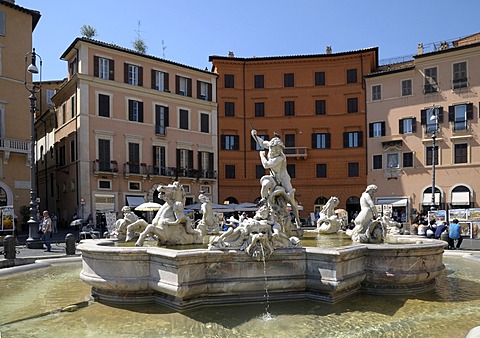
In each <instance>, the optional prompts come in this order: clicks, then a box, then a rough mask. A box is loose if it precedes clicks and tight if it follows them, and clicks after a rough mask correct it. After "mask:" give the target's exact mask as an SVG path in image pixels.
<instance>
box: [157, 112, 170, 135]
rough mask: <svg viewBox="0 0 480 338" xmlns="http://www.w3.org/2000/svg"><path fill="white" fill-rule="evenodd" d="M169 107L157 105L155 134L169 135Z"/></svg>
mask: <svg viewBox="0 0 480 338" xmlns="http://www.w3.org/2000/svg"><path fill="white" fill-rule="evenodd" d="M167 127H168V107H165V106H161V105H159V104H156V105H155V134H157V135H167Z"/></svg>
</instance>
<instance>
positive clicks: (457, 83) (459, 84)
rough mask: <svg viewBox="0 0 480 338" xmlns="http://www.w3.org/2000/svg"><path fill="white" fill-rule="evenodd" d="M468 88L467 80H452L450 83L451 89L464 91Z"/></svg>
mask: <svg viewBox="0 0 480 338" xmlns="http://www.w3.org/2000/svg"><path fill="white" fill-rule="evenodd" d="M464 88H468V79H454V80H453V81H452V89H453V90H457V89H464Z"/></svg>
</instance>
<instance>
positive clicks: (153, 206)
mask: <svg viewBox="0 0 480 338" xmlns="http://www.w3.org/2000/svg"><path fill="white" fill-rule="evenodd" d="M161 207H162V205H161V204H158V203H155V202H145V203H142V204H140V205H139V206H137V207H136V208H135V210H137V211H157V210H158V209H160V208H161Z"/></svg>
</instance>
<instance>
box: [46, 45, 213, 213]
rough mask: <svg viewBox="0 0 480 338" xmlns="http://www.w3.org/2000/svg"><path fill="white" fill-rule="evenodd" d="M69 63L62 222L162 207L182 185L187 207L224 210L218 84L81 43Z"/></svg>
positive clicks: (60, 177) (61, 159) (64, 91)
mask: <svg viewBox="0 0 480 338" xmlns="http://www.w3.org/2000/svg"><path fill="white" fill-rule="evenodd" d="M61 58H62V59H63V60H65V61H67V63H68V70H69V74H68V80H67V81H66V82H65V83H64V85H63V86H62V87H61V88H60V89H59V90H58V91H57V92H56V94H55V95H54V96H53V98H52V100H53V102H54V103H55V107H56V119H57V128H56V129H55V157H56V164H57V175H56V184H57V187H58V201H57V208H58V210H57V212H58V216H59V219H60V221H63V222H69V221H70V220H71V218H72V216H73V215H74V214H75V213H76V214H77V215H78V216H79V217H83V218H84V219H86V218H87V217H88V216H89V215H90V214H92V216H93V218H94V220H95V214H98V213H102V212H106V211H115V212H119V211H120V209H121V208H122V206H124V205H130V206H131V207H135V206H137V205H138V204H140V203H141V202H143V201H147V200H148V201H157V200H158V197H157V194H156V193H155V189H156V187H157V186H158V185H159V184H168V183H171V182H172V181H173V180H175V179H178V180H179V181H180V182H181V183H182V184H183V185H184V187H185V190H186V193H187V204H189V203H194V202H195V201H196V200H197V196H198V194H199V192H200V191H204V192H205V193H206V194H207V195H209V196H210V197H211V200H212V201H213V202H217V200H218V197H217V195H218V192H217V189H218V185H217V183H216V176H217V174H216V172H217V164H216V163H217V160H216V158H215V157H216V154H217V104H216V93H215V91H214V88H215V87H216V79H217V75H216V74H214V73H211V72H209V71H207V70H200V69H197V68H193V67H190V66H186V65H182V64H179V63H176V62H172V61H167V60H164V59H161V58H157V57H154V56H150V55H145V54H141V53H138V52H136V51H133V50H129V49H126V48H122V47H119V46H116V45H112V44H107V43H103V42H100V41H96V40H91V39H87V38H77V39H75V40H74V41H73V42H72V44H71V45H70V46H69V47H68V48H67V49H66V51H65V52H64V53H63V55H62V56H61Z"/></svg>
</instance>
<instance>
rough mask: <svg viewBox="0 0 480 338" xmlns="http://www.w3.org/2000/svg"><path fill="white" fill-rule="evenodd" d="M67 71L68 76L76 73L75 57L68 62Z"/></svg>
mask: <svg viewBox="0 0 480 338" xmlns="http://www.w3.org/2000/svg"><path fill="white" fill-rule="evenodd" d="M68 71H69V74H70V77H72V76H73V75H75V74H77V58H74V59H73V60H72V61H71V62H70V63H69V64H68Z"/></svg>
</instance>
